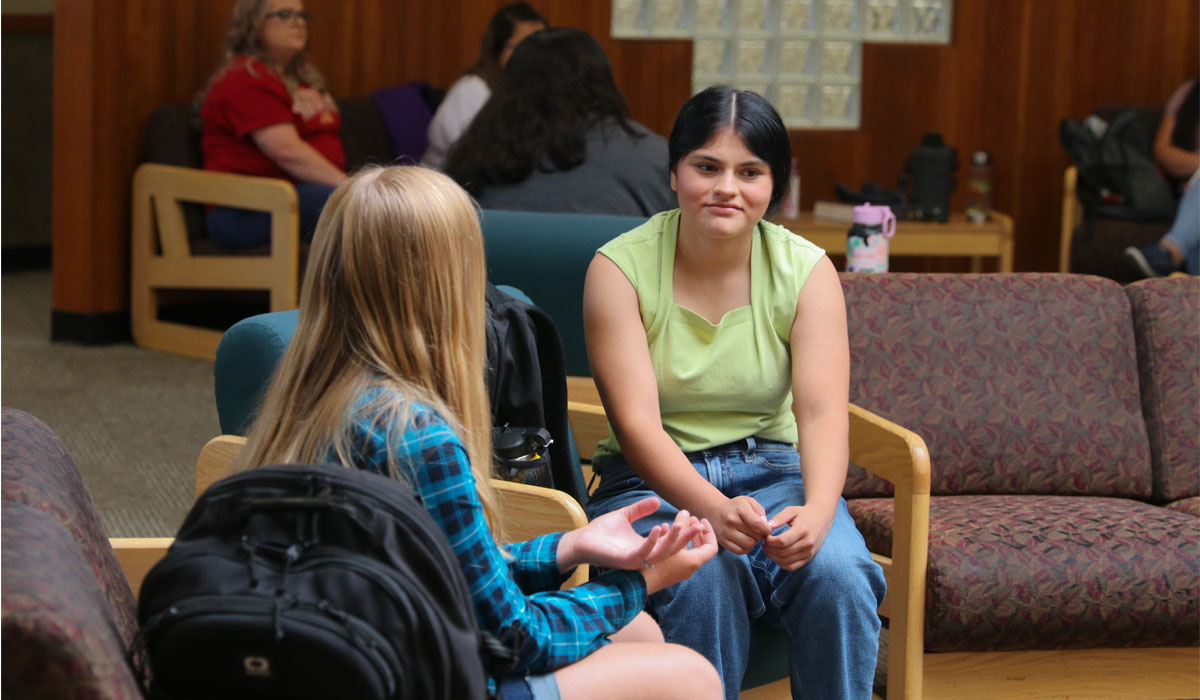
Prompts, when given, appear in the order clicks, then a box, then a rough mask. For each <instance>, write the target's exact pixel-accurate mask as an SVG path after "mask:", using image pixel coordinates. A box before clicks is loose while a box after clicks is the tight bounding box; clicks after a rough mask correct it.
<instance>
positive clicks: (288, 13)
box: [263, 9, 312, 24]
mask: <svg viewBox="0 0 1200 700" xmlns="http://www.w3.org/2000/svg"><path fill="white" fill-rule="evenodd" d="M263 16H264V17H266V18H267V19H270V18H272V17H278V18H279V21H280V22H291V21H292V20H293V19H295V18H297V17H298V18H300V19H302V20H304V23H305V24H308V23H309V22H312V13H311V12H306V11H304V10H292V9H283V10H275V11H274V12H268V13H267V14H265V15H263Z"/></svg>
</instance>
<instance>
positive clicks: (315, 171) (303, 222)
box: [198, 0, 346, 248]
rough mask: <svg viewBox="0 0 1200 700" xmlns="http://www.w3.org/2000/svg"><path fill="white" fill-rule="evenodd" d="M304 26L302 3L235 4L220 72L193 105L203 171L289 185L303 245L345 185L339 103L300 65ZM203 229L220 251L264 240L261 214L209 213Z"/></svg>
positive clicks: (256, 0) (255, 0)
mask: <svg viewBox="0 0 1200 700" xmlns="http://www.w3.org/2000/svg"><path fill="white" fill-rule="evenodd" d="M310 19H311V15H310V14H309V13H308V12H305V10H304V3H303V2H301V0H238V2H237V4H236V5H234V8H233V14H232V15H231V17H230V20H229V31H228V33H227V34H226V37H225V56H224V59H223V61H222V64H221V67H220V68H218V69H217V71H216V72H215V73H214V74H213V76H212V78H211V79H210V80H209V84H208V86H207V87H206V88H205V89H204V90H203V91H202V92H201V93H200V96H199V97H198V101H199V102H200V117H201V119H203V121H204V132H203V135H202V137H201V139H200V147H201V150H202V151H203V154H204V168H205V169H206V170H215V171H219V172H228V173H238V174H241V175H258V176H261V177H275V178H279V179H281V180H289V181H291V182H292V184H293V185H295V187H296V194H297V196H298V197H299V201H300V237H301V239H303V240H305V241H307V240H310V239H311V238H312V235H313V230H314V229H315V228H316V225H317V217H319V216H320V215H321V208H322V207H323V206H325V200H326V199H328V198H329V193H330V192H332V191H333V188H334V187H336V186H337V185H339V184H341V183H342V182H343V181H344V180H345V179H346V173H345V167H346V156H345V154H344V153H343V151H342V139H341V136H340V134H339V133H338V130H339V129H340V128H341V117H340V115H339V114H338V109H337V104H336V103H335V102H334V101H333V98H332V97H330V95H329V92H328V91H327V90H326V89H325V79H324V78H323V77H321V73H320V72H319V71H317V69H316V68H315V67H314V66H313V65H312V64H311V63H309V61H308V23H309V21H310ZM207 227H208V235H209V237H210V238H212V240H213V242H214V243H216V244H217V245H219V246H221V247H224V248H250V247H254V246H257V245H262V244H264V243H266V242H268V241H269V240H270V239H271V215H270V214H268V213H267V212H263V211H252V210H248V209H235V208H231V207H213V208H212V209H211V210H209V212H208V215H207Z"/></svg>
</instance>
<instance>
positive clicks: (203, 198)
mask: <svg viewBox="0 0 1200 700" xmlns="http://www.w3.org/2000/svg"><path fill="white" fill-rule="evenodd" d="M184 202H194V203H200V204H208V205H216V206H226V207H238V208H243V209H254V210H260V211H266V212H269V213H270V214H271V252H270V254H269V255H238V254H230V255H193V254H192V252H191V247H190V244H189V240H188V231H187V226H186V225H185V222H184V216H183V207H182V204H183V203H184ZM299 232H300V214H299V204H298V200H297V197H296V189H295V188H294V187H292V185H291V184H290V183H287V182H285V181H283V180H277V179H273V178H266V177H252V176H248V175H234V174H230V173H217V172H211V171H206V170H197V169H195V168H180V167H176V166H172V165H159V164H156V163H146V164H143V165H141V166H139V167H138V169H137V171H136V172H135V173H134V176H133V236H132V267H133V269H132V276H131V279H132V281H131V298H130V322H131V326H132V330H133V339H134V341H135V342H136V343H137V344H138V345H141V346H142V347H147V348H152V349H154V350H162V351H165V352H170V353H175V354H179V355H186V356H188V357H196V358H200V359H205V360H211V359H213V358H214V357H215V356H216V352H217V344H218V343H220V342H221V335H222V332H221V331H218V330H212V329H207V328H199V327H195V326H189V325H186V324H182V323H175V322H170V321H162V320H159V318H158V302H159V294H160V292H161V291H162V290H168V289H261V290H266V291H267V292H268V293H269V295H270V310H271V311H283V310H286V309H294V308H296V305H297V301H298V297H299V266H300V234H299Z"/></svg>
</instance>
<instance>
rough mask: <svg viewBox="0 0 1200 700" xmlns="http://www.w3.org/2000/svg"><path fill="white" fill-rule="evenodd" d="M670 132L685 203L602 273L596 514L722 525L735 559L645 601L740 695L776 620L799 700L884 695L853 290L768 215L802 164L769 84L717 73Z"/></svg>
mask: <svg viewBox="0 0 1200 700" xmlns="http://www.w3.org/2000/svg"><path fill="white" fill-rule="evenodd" d="M669 144H670V155H669V164H670V171H671V185H672V187H673V188H674V189H675V191H676V192H677V193H678V202H679V208H678V209H675V210H673V211H667V212H663V213H661V214H658V215H657V216H654V217H652V218H651V219H650V220H649V221H647V222H646V223H645V224H643V225H642V226H639V227H637V228H635V229H633V230H632V231H629V232H628V233H625V234H622V235H621V236H619V237H618V238H616V239H614V240H612V241H610V242H608V243H607V244H605V245H604V246H603V247H602V248H600V250H599V252H598V253H597V255H596V257H595V258H594V259H593V260H592V263H591V266H590V267H589V268H588V273H587V279H586V281H585V283H584V308H583V313H584V326H585V329H586V332H587V346H588V357H589V359H590V361H591V365H592V371H593V376H594V377H595V379H596V386H597V388H598V389H599V391H600V397H601V400H602V401H603V403H604V408H605V410H606V412H607V414H608V419H609V425H610V427H611V429H610V434H609V437H608V438H607V439H606V440H604V441H602V442H601V443H600V444H599V446H598V448H597V450H596V453H595V457H594V458H593V461H592V467H593V469H594V470H595V472H596V473H597V474H599V475H600V485H599V486H598V487H597V489H596V491H595V492H594V493H593V494H592V496H591V500H590V501H589V503H588V507H587V511H588V515H589V516H590V517H598V516H600V515H602V514H604V513H610V512H612V511H614V510H617V509H620V508H623V507H626V506H627V505H629V504H631V503H636V502H639V501H640V500H642V499H643V498H645V497H647V496H649V495H657V496H658V497H660V498H661V499H662V505H661V506H660V507H659V510H658V512H657V513H656V514H654V515H652V516H649V517H646V518H643V519H642V520H640V521H638V523H635V528H637V529H639V531H647V529H648V528H650V527H652V526H653V525H654V524H655V523H659V524H661V523H667V522H671V521H672V520H673V519H674V518H675V514H676V513H677V512H679V511H683V510H686V511H688V512H690V513H693V514H696V515H698V516H700V517H704V518H707V519H708V521H709V522H711V523H712V526H713V528H714V529H715V530H716V535H717V541H718V543H719V544H720V546H721V550H720V551H719V552H718V554H717V556H716V557H714V558H713V559H712V560H711V561H709V562H708V563H707V564H705V565H704V566H703V567H701V568H700V570H699V571H697V572H696V573H695V574H693V575H692V576H691V577H690V578H688V579H687V580H685V581H681V582H680V583H678V584H676V585H675V586H672V587H671V588H669V589H665V590H663V591H659V592H658V593H655V594H653V595H651V596H650V599H649V602H648V604H647V608H648V610H649V611H650V612H651V614H653V615H654V616H655V617H656V619H657V620H658V622H659V625H660V626H661V627H662V630H663V635H664V637H665V638H666V639H667V640H668V641H672V642H677V643H680V644H684V645H687V646H689V647H691V648H693V649H695V650H696V651H699V652H700V653H701V654H703V655H704V656H705V657H706V658H708V660H709V661H712V662H713V665H715V666H716V667H717V670H718V671H719V672H720V673H721V678H722V681H723V683H724V686H725V696H726V698H728V699H729V700H733V699H734V698H737V697H738V694H739V689H740V687H741V683H742V677H743V675H744V673H745V670H746V663H747V661H748V655H749V646H750V643H749V642H750V623H751V621H752V620H755V619H758V618H762V619H764V620H765V621H766V622H767V623H769V624H772V625H774V626H777V627H781V628H783V629H784V630H785V631H786V632H787V635H788V640H789V641H788V655H789V659H790V661H791V683H792V697H795V698H801V697H803V698H810V699H811V698H869V697H871V688H872V683H873V679H874V673H875V665H876V656H877V652H878V640H879V636H878V635H879V628H880V621H879V615H878V612H877V611H878V609H879V605H880V603H881V602H882V600H883V596H884V592H885V588H886V584H885V582H884V577H883V571H882V570H881V568H880V567H879V565H878V564H876V563H875V562H874V561H873V560H872V558H871V555H870V552H868V550H867V547H866V544H865V542H864V540H863V538H862V536H861V535H860V534H859V532H858V530H857V529H856V528H855V526H854V521H853V520H852V519H851V517H850V514H849V511H848V510H847V509H846V502H845V500H844V499H843V498H842V496H841V494H842V487H843V485H844V483H845V480H846V469H847V464H848V462H849V437H848V436H849V418H848V414H849V376H850V352H849V340H848V338H847V331H846V308H845V301H844V299H843V297H842V287H841V283H840V281H839V280H838V275H837V271H836V270H835V269H834V267H833V264H832V263H831V262H830V261H829V258H828V257H826V255H825V251H823V250H821V249H820V248H818V247H817V246H815V245H813V244H812V243H810V242H808V241H806V240H805V239H803V238H801V237H800V236H797V235H795V234H793V233H792V232H790V231H788V230H787V229H785V228H783V227H781V226H777V225H775V224H772V223H770V222H768V221H766V220H764V218H763V217H764V215H765V214H766V213H767V212H768V211H769V210H771V209H772V208H773V207H775V206H776V205H778V204H779V202H780V200H781V199H782V198H783V194H784V191H785V190H786V187H787V182H788V176H789V175H790V173H791V147H790V145H789V142H788V134H787V130H786V129H785V128H784V126H783V122H782V120H781V119H780V118H779V114H778V113H777V112H776V111H775V109H774V108H773V107H772V106H771V104H770V103H769V102H767V101H766V100H765V99H763V98H762V97H760V96H759V95H756V94H754V93H752V92H747V91H742V90H734V89H732V88H730V87H727V86H717V87H712V88H709V89H707V90H704V91H703V92H701V93H699V94H697V95H696V96H694V97H692V98H691V99H690V100H688V102H687V103H686V104H685V105H684V106H683V109H682V110H681V111H680V112H679V116H678V118H677V119H676V121H675V127H674V129H673V130H672V131H671V138H670V142H669ZM797 445H799V450H797Z"/></svg>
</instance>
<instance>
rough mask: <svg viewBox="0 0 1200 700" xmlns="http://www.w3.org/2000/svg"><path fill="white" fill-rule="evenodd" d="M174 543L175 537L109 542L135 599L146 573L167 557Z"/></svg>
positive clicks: (127, 538) (130, 538)
mask: <svg viewBox="0 0 1200 700" xmlns="http://www.w3.org/2000/svg"><path fill="white" fill-rule="evenodd" d="M174 541H175V539H174V538H173V537H114V538H112V539H110V540H109V541H108V542H109V544H110V545H112V548H113V552H114V553H115V554H116V555H117V563H119V564H120V565H121V570H122V571H124V572H125V580H126V581H129V587H130V588H132V589H133V597H134V598H136V597H137V595H138V591H140V590H141V588H142V580H143V579H145V578H146V572H148V571H150V567H152V566H154V565H155V564H157V563H158V560H159V559H162V558H163V556H165V555H166V553H167V549H168V548H169V547H170V546H171V543H172V542H174Z"/></svg>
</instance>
